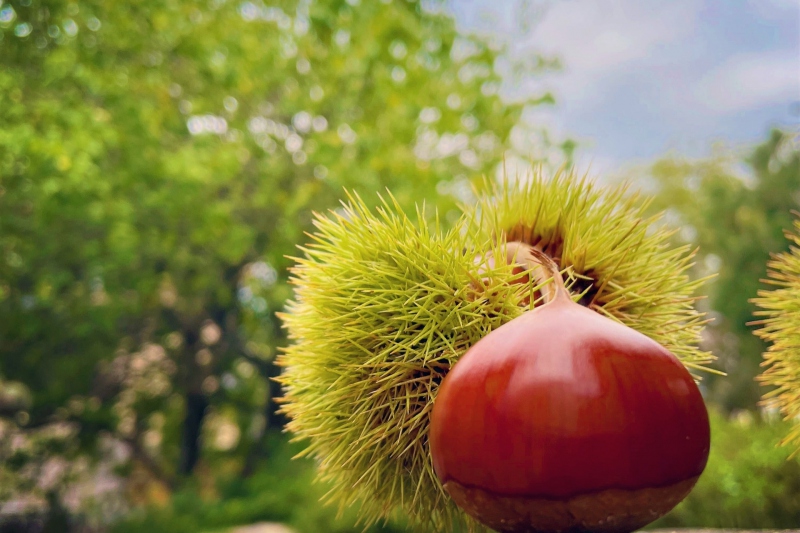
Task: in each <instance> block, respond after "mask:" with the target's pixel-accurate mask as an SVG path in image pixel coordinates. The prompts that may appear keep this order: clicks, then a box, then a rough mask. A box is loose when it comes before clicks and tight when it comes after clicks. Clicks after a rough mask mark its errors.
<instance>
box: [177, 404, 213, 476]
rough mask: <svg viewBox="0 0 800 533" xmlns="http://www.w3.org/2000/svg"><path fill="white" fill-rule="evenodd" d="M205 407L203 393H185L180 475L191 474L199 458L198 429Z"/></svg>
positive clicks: (201, 425)
mask: <svg viewBox="0 0 800 533" xmlns="http://www.w3.org/2000/svg"><path fill="white" fill-rule="evenodd" d="M207 407H208V399H207V398H206V397H205V395H203V394H200V393H197V392H188V393H187V394H186V416H185V418H184V420H183V435H182V438H181V462H180V469H179V472H180V474H182V475H189V474H191V473H192V471H193V470H194V467H195V465H197V460H198V459H199V458H200V431H201V430H202V428H203V418H204V417H205V415H206V408H207Z"/></svg>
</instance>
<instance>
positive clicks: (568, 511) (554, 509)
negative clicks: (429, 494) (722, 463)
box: [444, 476, 699, 533]
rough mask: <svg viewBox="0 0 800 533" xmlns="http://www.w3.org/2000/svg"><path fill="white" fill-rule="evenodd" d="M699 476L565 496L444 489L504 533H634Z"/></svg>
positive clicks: (450, 486)
mask: <svg viewBox="0 0 800 533" xmlns="http://www.w3.org/2000/svg"><path fill="white" fill-rule="evenodd" d="M698 477H699V476H697V477H692V478H689V479H686V480H684V481H681V482H678V483H675V484H674V485H668V486H666V487H658V488H646V489H639V490H621V489H608V490H603V491H600V492H594V493H591V494H582V495H579V496H575V497H573V498H571V499H569V500H564V501H561V500H550V499H544V498H527V497H524V496H498V495H495V494H492V493H491V492H487V491H485V490H482V489H479V488H473V487H466V486H464V485H461V484H460V483H458V482H457V481H452V480H451V481H448V482H447V483H445V485H444V488H445V489H446V490H447V492H448V493H449V494H450V496H451V497H452V498H453V500H454V501H455V502H456V504H458V506H459V507H461V508H462V509H464V510H465V511H466V512H467V513H468V514H469V515H470V516H472V517H474V518H476V519H478V520H479V521H480V522H481V523H483V524H484V525H486V526H489V527H490V528H492V529H494V530H497V531H501V532H503V533H630V532H631V531H636V530H637V529H639V528H640V527H642V526H644V525H646V524H649V523H650V522H652V521H653V520H655V519H656V518H658V517H660V516H661V515H663V514H665V513H667V512H668V511H669V510H670V509H672V508H673V507H674V506H675V505H677V504H678V502H680V501H681V500H682V499H683V498H684V497H686V495H687V494H689V491H690V490H692V487H693V486H694V484H695V482H697V479H698Z"/></svg>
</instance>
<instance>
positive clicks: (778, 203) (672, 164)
mask: <svg viewBox="0 0 800 533" xmlns="http://www.w3.org/2000/svg"><path fill="white" fill-rule="evenodd" d="M744 163H745V165H743V164H742V162H741V161H740V160H737V158H736V157H735V156H732V155H729V154H728V155H717V156H715V157H713V158H711V159H709V160H704V161H696V162H691V161H686V160H681V159H677V158H668V159H664V160H662V161H659V162H657V163H656V164H655V165H653V167H652V169H651V175H652V178H653V181H654V184H655V186H656V187H657V194H656V201H655V202H654V205H653V208H654V209H657V210H661V209H666V210H667V214H668V219H671V220H670V222H672V223H673V224H674V225H676V226H677V225H680V226H683V229H682V230H681V232H680V233H679V234H678V236H677V237H678V238H680V239H682V240H684V241H687V242H692V243H695V244H697V245H698V246H699V247H700V252H699V255H698V265H697V269H696V270H697V274H698V275H699V276H707V275H711V274H716V277H715V278H714V279H713V280H712V281H711V282H710V283H709V284H708V294H709V299H708V303H707V305H708V307H709V308H710V310H711V312H712V317H713V318H714V319H715V320H714V321H713V322H712V323H711V325H710V327H709V329H708V330H707V332H708V334H709V335H708V341H709V346H708V348H709V349H712V350H713V351H714V353H715V354H716V355H717V356H718V357H719V358H720V365H719V366H720V368H721V369H722V370H724V371H725V372H727V373H728V377H726V378H722V379H719V378H717V379H715V378H713V377H709V378H706V379H707V383H708V385H709V387H710V393H711V394H712V398H713V399H714V400H716V401H718V402H720V403H721V405H722V406H723V407H725V408H726V409H727V410H731V409H736V408H740V409H741V408H747V409H749V408H753V407H755V405H756V402H757V401H758V399H759V397H760V396H761V394H762V392H763V391H761V390H759V385H758V384H757V383H756V382H755V381H754V379H753V378H754V377H755V376H756V374H758V373H759V364H760V363H761V361H762V358H761V354H762V352H763V350H764V344H763V342H762V341H760V340H759V339H758V338H756V337H755V336H754V335H753V334H752V329H753V328H752V327H751V326H748V325H747V323H748V322H750V321H752V320H754V317H753V311H754V310H755V307H754V305H753V304H751V303H750V301H749V300H750V299H751V298H754V297H755V296H756V293H757V291H758V289H759V288H762V285H761V283H760V281H759V280H761V279H762V278H764V277H766V263H767V260H768V259H769V255H770V253H776V252H780V251H782V250H784V249H786V247H787V246H788V244H787V241H786V239H785V238H784V236H783V232H784V231H785V230H787V229H790V228H791V227H792V215H791V211H792V210H793V209H798V208H799V207H800V148H799V147H798V144H797V139H796V138H794V137H793V136H792V135H791V134H789V133H786V132H781V131H777V130H775V131H772V132H771V133H770V136H769V138H768V139H767V140H766V142H764V143H763V144H761V145H759V146H757V147H756V148H755V149H754V150H753V151H752V152H751V153H750V154H749V155H748V156H747V157H746V158H745V159H744Z"/></svg>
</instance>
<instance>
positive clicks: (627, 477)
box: [430, 295, 710, 532]
mask: <svg viewBox="0 0 800 533" xmlns="http://www.w3.org/2000/svg"><path fill="white" fill-rule="evenodd" d="M709 440H710V434H709V424H708V414H707V412H706V409H705V405H704V403H703V399H702V396H701V395H700V391H699V390H698V388H697V386H696V384H695V382H694V380H693V378H692V376H691V375H690V374H689V372H688V371H687V370H686V369H685V367H684V366H683V365H682V364H681V362H680V361H679V360H678V359H677V358H676V357H675V356H674V355H672V354H671V353H670V352H669V351H668V350H666V349H665V348H664V347H662V346H661V345H660V344H658V343H656V342H655V341H653V340H652V339H650V338H648V337H646V336H645V335H643V334H641V333H639V332H637V331H635V330H633V329H631V328H628V327H626V326H624V325H622V324H619V323H617V322H614V321H613V320H611V319H609V318H606V317H604V316H602V315H600V314H598V313H596V312H594V311H591V310H589V309H587V308H584V307H582V306H580V305H578V304H575V303H573V302H572V301H570V300H569V299H568V298H567V297H566V295H564V296H563V297H558V298H556V299H555V300H553V301H552V302H550V303H548V304H546V305H544V306H542V307H539V308H537V309H534V310H532V311H530V312H527V313H525V314H523V315H522V316H520V317H519V318H516V319H515V320H513V321H511V322H509V323H507V324H505V325H503V326H502V327H500V328H498V329H497V330H495V331H493V332H492V333H490V334H489V335H487V336H486V337H484V338H483V339H481V340H480V341H479V342H478V343H476V344H475V345H474V346H473V347H472V348H471V349H470V350H468V351H467V353H466V354H465V355H464V356H463V357H462V358H461V359H460V360H459V362H458V363H457V364H456V365H455V366H454V367H453V369H452V370H451V372H450V373H449V374H448V375H447V377H446V378H445V379H444V381H443V382H442V385H441V387H440V390H439V392H438V394H437V397H436V401H435V404H434V408H433V413H432V418H431V426H430V448H431V455H432V458H433V465H434V470H435V472H436V474H437V476H438V477H439V479H440V480H441V481H442V483H443V484H444V486H445V488H446V489H447V490H448V492H449V493H450V495H451V496H452V497H453V498H454V499H455V501H456V503H457V504H459V506H461V507H462V508H463V509H465V510H466V511H467V512H468V513H469V514H471V515H472V516H474V517H475V518H477V519H479V520H481V521H482V522H483V523H485V524H486V525H488V526H490V527H492V528H494V529H497V530H500V531H553V532H555V531H575V532H578V531H633V530H635V529H637V528H639V527H641V526H643V525H645V524H647V523H649V522H651V521H653V520H655V519H656V518H658V517H659V516H661V515H662V514H664V513H666V512H667V511H669V510H670V509H671V508H672V507H673V506H674V505H676V504H677V503H678V502H679V501H680V500H681V499H683V497H685V495H686V494H688V492H689V491H690V490H691V488H692V486H693V485H694V483H695V481H696V480H697V478H698V477H699V475H700V474H701V473H702V471H703V469H704V468H705V465H706V461H707V459H708V452H709ZM559 516H561V518H558V517H559ZM554 517H555V518H554Z"/></svg>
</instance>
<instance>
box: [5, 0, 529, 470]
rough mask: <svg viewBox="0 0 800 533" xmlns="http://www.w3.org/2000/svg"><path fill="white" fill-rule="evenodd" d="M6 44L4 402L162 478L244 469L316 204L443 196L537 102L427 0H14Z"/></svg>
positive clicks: (479, 166)
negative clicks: (218, 455) (220, 466)
mask: <svg viewBox="0 0 800 533" xmlns="http://www.w3.org/2000/svg"><path fill="white" fill-rule="evenodd" d="M0 51H1V53H0V67H1V68H0V379H3V380H4V383H8V384H10V385H9V386H11V385H13V387H16V389H15V390H19V391H21V392H20V393H19V394H17V395H16V396H14V399H13V400H7V401H6V400H3V398H0V403H2V406H0V411H2V412H3V414H4V415H5V416H7V417H13V419H14V420H15V421H16V423H17V424H19V425H20V426H21V427H23V428H35V427H38V426H42V425H45V424H50V423H53V422H57V421H61V422H64V421H66V422H69V423H70V424H74V425H75V427H76V428H77V432H78V434H79V435H80V436H81V437H82V440H83V441H85V443H86V444H91V443H92V442H93V441H94V437H96V436H97V435H99V434H101V432H107V433H110V434H112V435H114V436H115V437H116V438H118V439H121V440H122V441H123V442H125V443H126V444H127V445H128V446H129V447H130V448H131V449H132V450H133V453H134V455H135V456H136V457H137V458H138V459H139V460H140V461H139V462H140V463H141V464H144V465H146V466H148V467H149V468H150V469H151V470H152V471H153V472H154V473H157V474H158V475H161V476H162V477H163V478H164V479H165V480H166V481H168V482H170V483H172V482H174V480H175V476H176V474H180V473H189V472H191V471H192V469H193V467H194V465H195V464H196V463H197V461H198V458H199V457H201V456H202V455H203V454H213V453H215V450H220V449H224V450H227V451H231V452H235V454H234V455H236V456H237V457H239V458H240V463H239V466H240V467H241V468H244V469H245V470H247V469H248V468H252V458H253V457H254V456H255V455H257V451H258V446H259V442H260V440H261V438H262V436H263V434H264V428H265V426H266V425H268V424H269V422H270V417H272V416H273V411H274V410H273V409H272V408H271V407H270V396H271V395H274V394H276V393H277V391H276V390H275V387H276V386H275V385H274V384H272V385H271V384H270V382H269V381H268V380H267V379H266V378H269V377H271V376H274V375H275V372H276V371H275V367H274V366H273V365H272V363H271V361H272V358H273V357H274V354H275V351H276V348H277V347H278V346H280V345H281V343H282V342H283V340H282V335H283V334H282V332H281V330H280V325H279V322H278V320H277V318H276V316H275V313H276V312H277V311H279V310H280V309H281V307H282V305H283V302H284V301H285V300H286V298H287V296H288V295H289V288H288V286H287V284H286V279H287V277H288V275H287V273H286V268H287V266H288V265H289V264H290V263H291V261H290V259H288V258H287V256H291V255H294V254H295V246H296V245H297V244H298V243H300V242H302V241H303V240H304V238H305V237H304V232H305V231H308V230H310V228H311V220H312V213H313V212H314V211H315V210H317V211H324V210H327V209H333V208H336V205H337V202H338V200H339V199H340V198H341V197H342V196H343V194H342V191H343V188H348V189H353V190H356V191H357V192H361V193H362V196H363V198H364V199H365V200H366V201H367V202H368V203H374V202H376V201H377V200H378V196H377V194H376V192H380V191H382V190H383V189H384V188H385V187H389V188H391V190H392V192H393V194H394V196H395V197H396V198H397V200H398V202H400V204H401V205H403V206H405V207H406V208H408V209H411V208H412V207H413V204H414V202H417V201H421V200H422V199H423V198H429V199H430V198H436V200H435V204H436V205H437V207H438V209H439V211H440V213H441V216H442V217H443V218H444V219H447V217H448V213H449V211H450V210H452V209H453V207H454V206H455V203H456V202H457V201H459V200H464V199H467V198H468V191H469V181H470V180H471V179H472V178H474V177H477V176H480V175H482V174H488V173H492V172H493V171H494V169H495V167H496V165H497V164H498V163H499V162H500V161H501V159H502V156H503V154H504V152H505V151H506V150H507V148H508V137H509V134H510V131H511V129H512V127H513V126H514V125H515V124H516V122H517V120H518V118H519V116H520V114H521V112H522V110H523V108H524V107H525V106H526V105H534V104H535V103H536V102H533V101H530V102H524V101H523V102H517V103H513V104H512V103H504V102H502V101H501V100H500V98H499V96H498V95H497V91H498V88H499V85H500V79H499V76H498V74H497V73H496V71H495V69H494V62H495V60H496V58H497V57H498V56H499V55H500V54H501V53H502V50H500V49H499V48H498V47H497V46H495V45H493V44H492V43H489V42H487V41H485V40H482V39H480V38H477V37H473V36H467V35H462V34H459V33H458V32H457V31H456V28H455V25H454V22H453V20H452V19H451V18H450V16H449V15H448V14H447V13H445V12H444V11H443V10H442V9H441V7H440V6H439V5H438V4H437V3H435V2H407V1H400V0H394V1H382V2H360V3H359V2H358V1H357V0H347V1H343V0H341V1H338V0H335V1H330V2H311V1H308V0H285V1H281V2H275V3H271V4H270V5H266V4H264V3H262V2H259V1H245V2H230V1H226V0H211V1H209V2H204V3H197V2H188V1H181V0H172V1H169V2H125V3H109V2H101V1H99V0H80V1H75V2H61V1H56V0H17V1H12V2H6V3H3V4H0ZM537 102H538V101H537ZM450 216H451V217H452V216H453V215H452V214H450ZM270 389H272V390H271V392H270ZM209 406H210V409H209ZM220 435H222V436H220ZM225 435H227V436H225ZM212 437H213V438H212Z"/></svg>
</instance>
